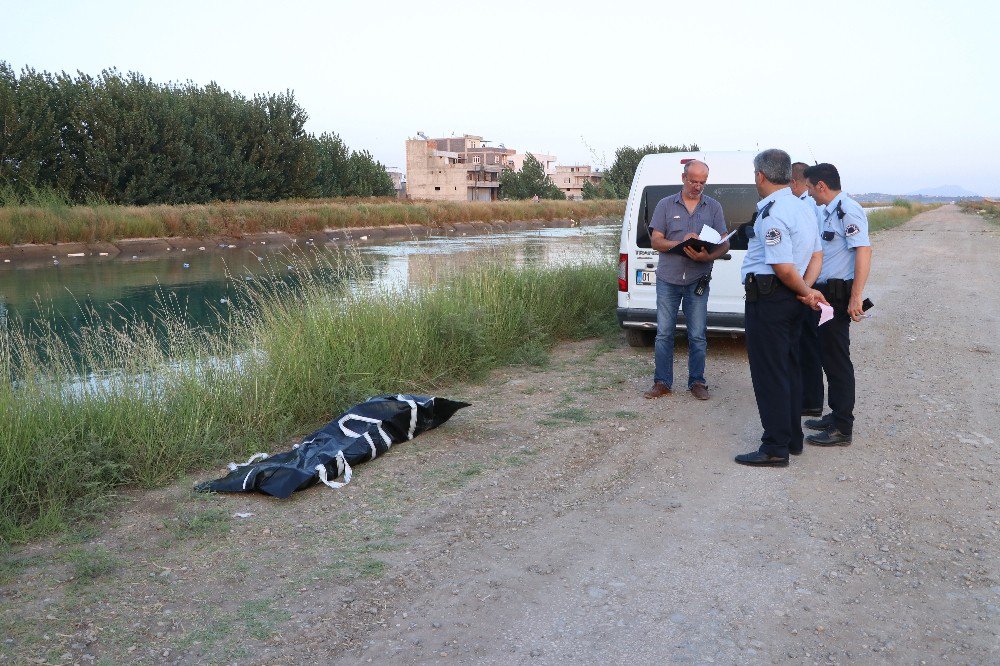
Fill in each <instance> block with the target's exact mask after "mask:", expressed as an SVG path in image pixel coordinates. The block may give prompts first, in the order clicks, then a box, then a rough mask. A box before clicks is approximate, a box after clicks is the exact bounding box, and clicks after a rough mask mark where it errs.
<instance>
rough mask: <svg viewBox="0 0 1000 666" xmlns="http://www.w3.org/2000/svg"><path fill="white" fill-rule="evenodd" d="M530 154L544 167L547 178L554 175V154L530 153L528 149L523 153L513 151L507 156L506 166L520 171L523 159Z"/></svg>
mask: <svg viewBox="0 0 1000 666" xmlns="http://www.w3.org/2000/svg"><path fill="white" fill-rule="evenodd" d="M528 155H531V156H532V157H534V158H535V159H536V160H538V162H539V163H540V164H541V165H542V168H543V169H545V175H546V176H548V177H549V178H553V177H554V176H555V175H556V156H555V155H546V154H544V153H532V152H530V151H527V152H523V153H514V154H513V155H511V156H510V157H508V158H507V168H509V169H512V170H514V171H520V170H521V169H523V168H524V160H525V159H526V158H527V157H528Z"/></svg>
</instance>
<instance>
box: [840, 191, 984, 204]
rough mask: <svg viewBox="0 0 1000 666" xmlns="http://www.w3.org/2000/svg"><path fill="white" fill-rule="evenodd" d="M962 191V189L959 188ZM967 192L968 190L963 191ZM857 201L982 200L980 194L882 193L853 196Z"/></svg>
mask: <svg viewBox="0 0 1000 666" xmlns="http://www.w3.org/2000/svg"><path fill="white" fill-rule="evenodd" d="M959 189H961V188H959ZM929 190H930V188H928V189H927V190H920V191H923V192H928V191H929ZM963 191H967V190H963ZM851 197H853V198H854V199H855V200H857V201H862V202H865V203H884V204H891V203H892V202H893V201H895V200H896V199H908V200H910V201H915V202H916V203H949V202H951V201H955V200H956V199H982V197H981V196H979V195H978V194H963V195H958V194H951V195H948V194H883V193H882V192H866V193H864V194H851Z"/></svg>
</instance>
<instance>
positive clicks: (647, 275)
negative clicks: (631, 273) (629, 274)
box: [635, 270, 656, 284]
mask: <svg viewBox="0 0 1000 666" xmlns="http://www.w3.org/2000/svg"><path fill="white" fill-rule="evenodd" d="M635 283H636V284H656V271H644V270H637V271H636V272H635Z"/></svg>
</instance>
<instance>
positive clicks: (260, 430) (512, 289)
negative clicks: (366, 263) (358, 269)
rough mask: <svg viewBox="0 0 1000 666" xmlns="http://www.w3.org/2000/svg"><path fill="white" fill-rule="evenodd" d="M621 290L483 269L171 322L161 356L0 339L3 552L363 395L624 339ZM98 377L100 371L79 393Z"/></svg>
mask: <svg viewBox="0 0 1000 666" xmlns="http://www.w3.org/2000/svg"><path fill="white" fill-rule="evenodd" d="M613 285H614V273H613V269H612V267H610V266H571V267H562V268H551V269H523V270H516V269H504V268H495V267H491V268H489V269H484V270H482V271H481V272H475V273H471V274H466V275H463V276H461V277H457V278H454V279H451V280H449V281H447V282H445V283H442V284H440V285H438V286H437V287H436V288H433V289H429V288H412V289H411V290H409V291H407V292H405V293H402V294H399V293H396V294H390V293H382V292H379V293H354V294H344V293H343V292H339V291H334V290H331V288H330V287H328V286H326V285H325V284H324V283H322V282H320V281H315V282H310V281H308V280H306V284H305V286H304V288H303V289H302V291H300V292H297V293H278V292H276V291H267V290H265V291H261V292H257V293H254V294H251V296H252V298H253V299H254V301H253V308H248V309H247V310H246V313H243V314H241V312H240V311H237V312H235V313H234V315H233V317H232V318H231V319H230V320H229V322H228V325H227V326H226V327H225V328H224V329H223V330H222V331H221V332H220V333H218V334H205V333H203V332H201V331H198V330H193V329H188V328H186V327H185V326H184V325H183V322H180V321H177V320H174V319H171V318H170V316H169V315H164V320H163V322H160V323H158V324H157V325H158V326H162V327H163V330H165V331H167V332H168V334H169V337H168V340H167V343H166V344H164V343H163V342H162V340H161V339H160V338H159V337H158V335H157V331H156V330H155V329H154V328H153V327H152V326H146V325H141V324H128V323H121V322H116V323H115V324H114V325H110V324H96V323H95V325H94V326H93V327H91V328H89V329H88V330H87V332H86V334H85V335H83V336H80V337H79V338H78V339H75V340H69V341H61V340H60V339H59V338H57V337H56V336H54V335H51V334H48V333H45V332H42V333H38V334H33V335H37V339H36V338H35V337H28V335H27V334H21V333H15V332H11V329H15V328H16V327H5V328H4V329H3V330H2V331H0V545H3V544H4V543H9V542H12V541H23V540H26V539H30V538H32V537H33V536H36V535H39V534H44V533H49V532H52V531H58V530H60V529H63V528H64V527H65V526H67V525H68V524H69V523H71V522H73V521H75V520H78V519H79V518H80V517H81V512H83V514H85V515H93V511H94V510H95V509H94V507H100V506H101V503H100V500H101V499H102V498H107V497H108V496H109V495H111V494H112V493H113V492H114V490H115V489H116V488H119V487H122V486H141V487H154V486H158V485H162V484H164V483H167V482H169V481H172V480H174V479H176V478H178V477H179V476H181V475H182V474H184V473H185V472H189V471H191V470H195V469H200V468H204V467H206V466H212V467H215V466H220V467H221V463H223V462H225V461H227V460H233V459H245V457H246V456H247V455H248V454H250V453H253V452H256V451H262V450H273V449H275V448H284V447H283V445H276V444H275V442H283V441H286V440H287V439H288V438H289V437H291V436H293V435H296V434H301V433H303V432H307V431H309V430H312V429H314V428H315V427H316V425H317V424H319V423H323V422H325V421H327V420H329V419H330V418H332V417H333V416H335V415H336V414H338V413H340V412H341V411H343V410H344V409H345V408H347V407H349V406H350V405H352V404H354V403H357V402H360V401H362V400H364V399H366V398H367V397H369V396H372V395H377V394H380V393H388V392H400V391H403V392H407V391H409V392H418V393H432V392H435V391H436V390H437V389H440V388H444V387H447V386H449V385H452V384H454V383H456V382H463V381H470V380H473V381H474V380H479V379H482V378H484V377H485V376H486V373H488V372H489V371H490V370H492V369H494V368H497V367H500V366H504V365H509V364H515V363H536V362H537V361H538V355H539V354H540V353H541V352H544V353H546V354H547V352H548V350H549V349H550V348H551V346H552V345H554V344H555V343H556V341H558V340H564V339H579V338H584V337H590V336H599V335H604V334H606V333H607V332H608V331H610V330H613V329H615V328H616V326H615V320H614V303H615V300H614V299H615V291H614V287H613ZM251 314H252V316H251ZM526 341H531V344H526ZM526 347H527V348H530V349H532V351H531V352H530V353H528V354H526V353H525V348H526ZM248 350H253V353H247V352H248ZM237 356H238V357H239V358H240V362H238V363H235V362H226V359H232V358H234V357H237ZM220 359H221V360H222V361H221V362H220ZM90 368H106V369H110V370H107V371H101V373H99V374H98V375H97V376H96V377H94V378H93V379H94V381H89V382H81V381H80V380H79V377H80V376H81V375H82V376H85V377H86V376H88V372H89V370H88V369H90ZM567 417H568V418H570V419H573V418H576V417H574V416H572V415H569V414H567ZM580 418H582V417H580ZM220 472H221V469H220ZM177 529H178V530H179V534H180V535H181V536H199V535H202V534H210V533H212V532H213V531H216V530H219V531H221V530H225V529H228V519H225V517H219V516H214V515H210V514H209V513H205V512H194V513H192V514H191V515H189V516H187V517H185V518H184V519H183V521H182V522H181V523H180V524H179V525H178V528H177Z"/></svg>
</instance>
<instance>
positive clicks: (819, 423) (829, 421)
mask: <svg viewBox="0 0 1000 666" xmlns="http://www.w3.org/2000/svg"><path fill="white" fill-rule="evenodd" d="M802 425H803V426H805V427H806V428H809V429H810V430H826V429H827V428H830V427H832V426H833V414H827V415H826V416H824V417H823V418H821V419H809V420H808V421H806V422H805V423H803V424H802Z"/></svg>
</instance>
